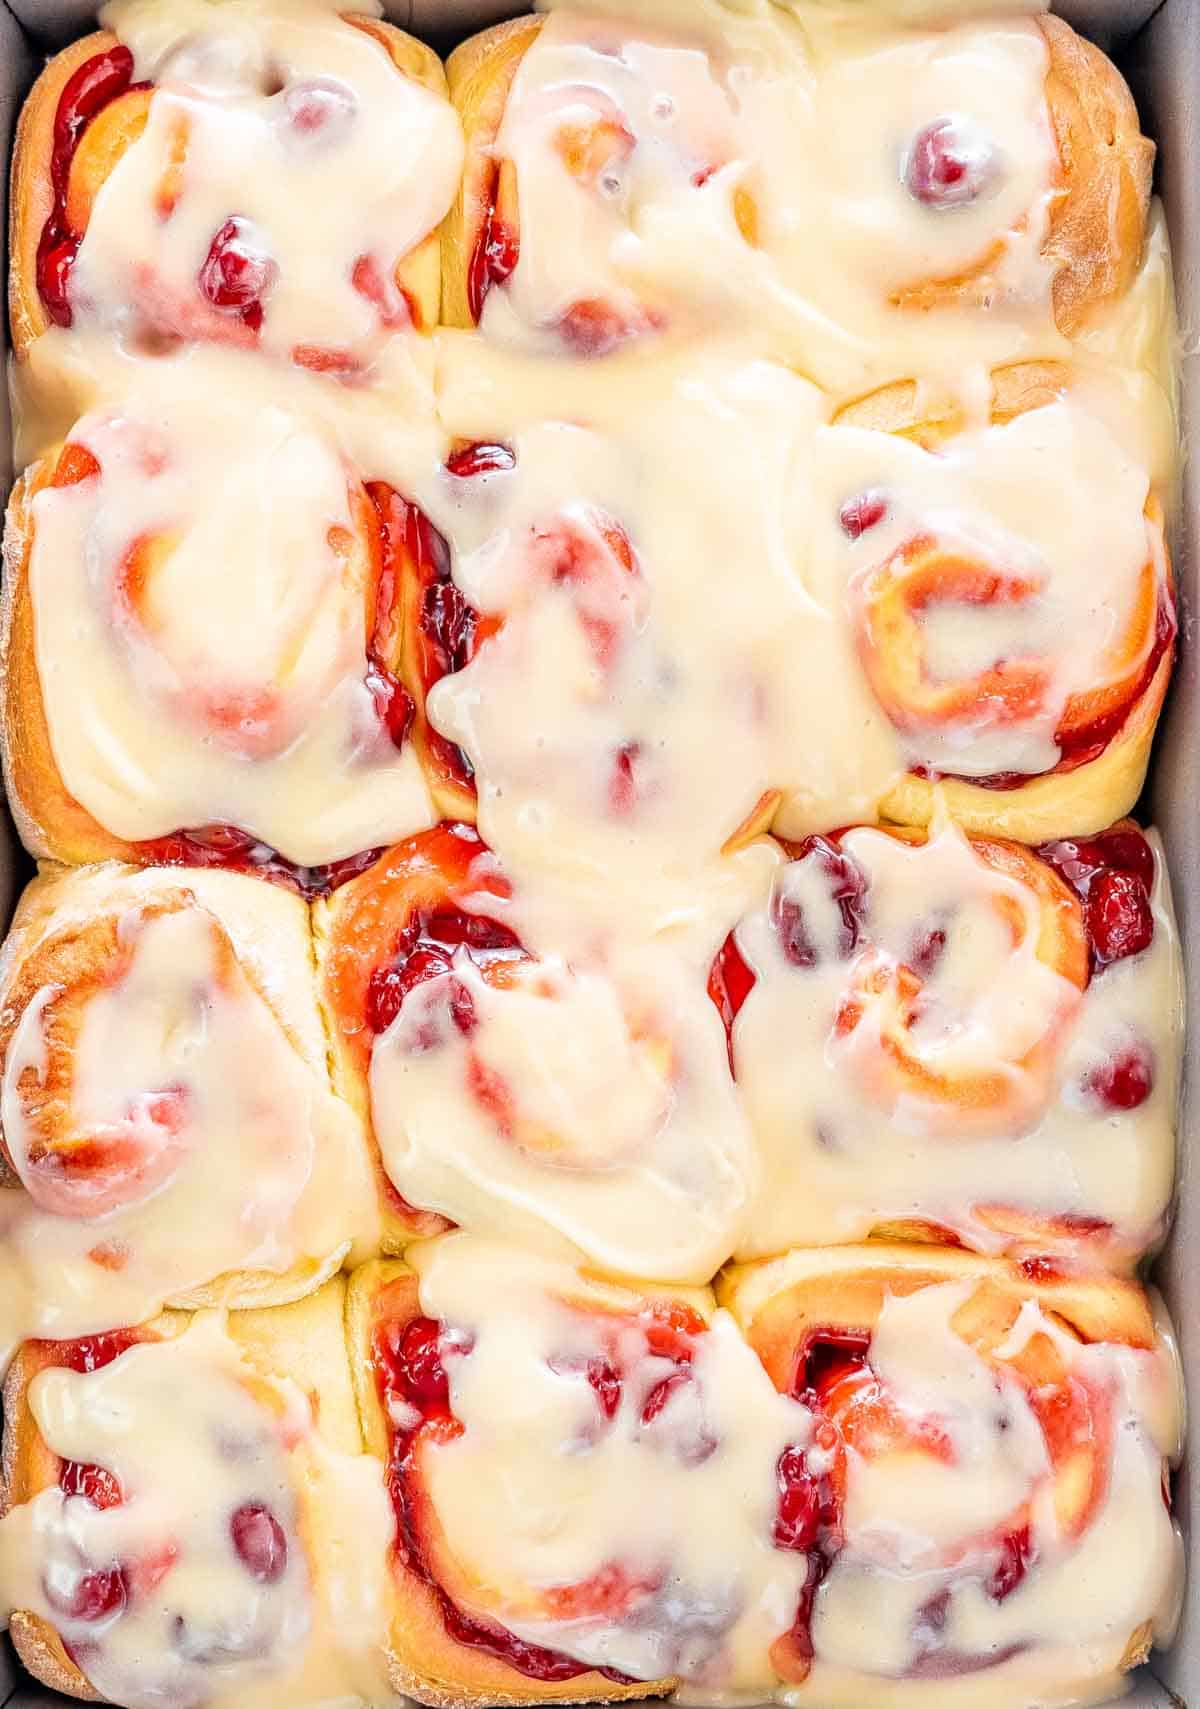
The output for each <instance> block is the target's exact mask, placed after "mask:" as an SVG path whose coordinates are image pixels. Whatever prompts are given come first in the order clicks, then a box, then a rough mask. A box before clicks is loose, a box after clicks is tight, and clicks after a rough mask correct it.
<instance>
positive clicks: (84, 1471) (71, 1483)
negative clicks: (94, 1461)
mask: <svg viewBox="0 0 1200 1709" xmlns="http://www.w3.org/2000/svg"><path fill="white" fill-rule="evenodd" d="M58 1487H59V1489H61V1490H62V1492H63V1494H64V1495H81V1496H82V1497H83V1499H84V1500H85V1501H90V1502H91V1504H92V1506H93V1507H100V1508H110V1507H120V1505H121V1503H122V1502H123V1501H124V1499H125V1492H124V1490H123V1489H122V1488H121V1481H120V1479H119V1478H118V1477H117V1475H116V1473H115V1472H110V1471H109V1470H108V1469H107V1468H106V1467H105V1466H94V1465H84V1464H82V1463H81V1462H80V1461H78V1460H64V1461H63V1463H62V1466H61V1468H60V1470H59V1474H58Z"/></svg>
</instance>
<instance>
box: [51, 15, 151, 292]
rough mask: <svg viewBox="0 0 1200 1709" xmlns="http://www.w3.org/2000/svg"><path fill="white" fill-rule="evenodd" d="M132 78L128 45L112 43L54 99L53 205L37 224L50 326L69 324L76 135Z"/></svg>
mask: <svg viewBox="0 0 1200 1709" xmlns="http://www.w3.org/2000/svg"><path fill="white" fill-rule="evenodd" d="M132 79H133V55H132V54H131V53H130V51H129V49H128V48H127V47H123V46H120V45H117V46H115V47H111V48H108V49H106V51H105V52H104V53H98V54H95V55H93V57H92V58H91V59H89V60H85V61H84V63H83V64H82V65H81V66H80V67H79V68H78V70H77V71H75V72H73V73H72V75H71V76H70V77H69V78H68V79H67V81H66V83H65V84H64V86H63V91H62V94H61V95H60V96H59V98H58V106H57V108H56V109H55V114H54V137H53V143H52V145H51V152H50V188H51V192H52V195H53V205H52V207H51V210H50V213H49V215H48V217H47V219H46V223H45V225H44V226H43V227H42V234H41V237H40V238H39V240H38V251H37V287H38V295H39V296H40V297H41V299H42V306H43V308H44V309H45V310H46V313H47V315H48V316H49V317H50V319H51V320H52V321H53V323H54V325H55V326H70V324H71V303H70V298H69V295H68V287H69V284H70V278H71V269H72V268H73V267H74V265H75V257H76V255H77V254H78V253H79V245H80V242H81V240H82V238H83V233H82V232H81V231H74V230H73V229H72V228H71V226H70V225H69V224H68V222H67V186H68V183H69V180H70V176H71V162H72V160H74V158H75V150H76V149H77V148H78V147H79V139H80V137H81V136H82V135H83V133H84V131H85V130H86V129H87V127H88V125H89V124H90V123H91V121H92V120H93V119H94V118H95V117H96V114H97V113H100V112H103V110H104V108H105V107H107V106H108V105H109V104H110V102H112V101H115V100H116V99H117V97H118V96H119V95H123V94H124V93H125V92H126V90H127V89H129V88H131V87H132V86H133V85H132Z"/></svg>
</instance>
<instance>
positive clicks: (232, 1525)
mask: <svg viewBox="0 0 1200 1709" xmlns="http://www.w3.org/2000/svg"><path fill="white" fill-rule="evenodd" d="M229 1534H230V1536H231V1537H232V1539H233V1546H234V1548H235V1549H236V1550H237V1553H238V1557H239V1559H240V1560H241V1562H242V1565H243V1566H244V1567H245V1569H246V1571H247V1572H248V1573H249V1574H250V1577H251V1578H254V1579H257V1580H258V1582H259V1584H275V1583H277V1581H278V1580H279V1579H281V1578H282V1577H283V1575H284V1573H285V1572H286V1571H287V1558H288V1546H287V1538H286V1537H285V1536H284V1534H283V1526H282V1525H281V1524H280V1523H279V1521H278V1519H276V1517H275V1515H274V1514H273V1513H272V1512H271V1510H270V1508H269V1507H264V1506H263V1504H262V1502H261V1501H248V1502H247V1503H246V1504H245V1506H244V1507H239V1508H238V1510H237V1512H236V1513H235V1514H234V1515H233V1517H232V1518H231V1519H230V1521H229Z"/></svg>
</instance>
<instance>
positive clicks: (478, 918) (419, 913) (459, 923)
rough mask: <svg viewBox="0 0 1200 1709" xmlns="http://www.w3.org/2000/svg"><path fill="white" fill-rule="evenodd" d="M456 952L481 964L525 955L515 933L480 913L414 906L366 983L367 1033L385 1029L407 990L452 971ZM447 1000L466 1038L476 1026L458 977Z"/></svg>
mask: <svg viewBox="0 0 1200 1709" xmlns="http://www.w3.org/2000/svg"><path fill="white" fill-rule="evenodd" d="M459 950H465V951H466V952H467V954H468V956H469V957H470V959H471V960H472V961H473V962H474V963H475V964H476V965H477V966H480V967H484V968H486V967H487V965H488V964H489V963H490V962H494V961H497V960H503V961H512V960H515V959H517V958H519V957H521V956H523V955H524V954H525V951H524V949H523V948H522V946H521V940H520V939H519V938H518V937H517V935H516V933H515V932H512V931H510V930H509V928H508V927H507V926H502V925H501V924H500V922H499V921H498V920H492V919H489V918H488V917H487V915H485V914H466V913H464V912H463V911H462V910H461V909H460V908H455V907H454V906H453V905H448V906H445V907H440V908H419V909H416V910H414V911H413V913H411V914H410V915H409V918H408V922H407V924H406V925H405V926H404V929H403V930H402V931H401V933H400V935H399V937H398V938H397V939H396V946H395V949H394V951H393V954H392V959H391V961H390V962H387V963H385V964H383V965H381V966H379V967H376V969H375V970H374V972H373V973H372V974H371V978H370V982H369V983H368V985H367V1001H366V1022H367V1026H368V1027H369V1028H370V1030H371V1032H373V1033H375V1034H376V1035H378V1034H379V1033H383V1032H386V1031H387V1029H388V1028H389V1027H390V1026H391V1024H392V1022H393V1021H394V1020H395V1019H396V1016H397V1015H398V1014H399V1013H400V1010H401V1008H402V1007H403V1004H404V1000H405V998H406V997H407V996H408V994H409V992H410V991H413V990H415V988H416V987H417V986H418V985H423V984H424V983H425V982H426V981H427V980H430V979H437V978H439V977H440V976H441V975H442V974H445V973H449V972H451V971H452V969H453V966H454V957H455V955H456V954H457V952H458V951H459ZM449 1004H450V1018H451V1020H452V1021H453V1023H454V1025H455V1026H456V1027H457V1028H458V1030H459V1031H460V1032H461V1033H462V1034H463V1035H464V1036H469V1035H470V1034H471V1033H472V1032H473V1031H474V1029H475V1005H474V1003H473V1002H472V1000H471V994H470V992H469V991H468V990H467V989H466V987H465V986H464V985H463V984H462V982H461V981H459V980H455V981H453V982H452V987H451V992H450V999H449Z"/></svg>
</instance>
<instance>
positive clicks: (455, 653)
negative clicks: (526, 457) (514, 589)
mask: <svg viewBox="0 0 1200 1709" xmlns="http://www.w3.org/2000/svg"><path fill="white" fill-rule="evenodd" d="M473 449H474V447H468V448H467V451H466V452H459V453H457V454H456V455H457V456H458V457H459V459H460V461H463V462H469V453H470V452H471V451H472V450H473ZM481 449H486V450H489V451H490V450H492V449H495V450H497V451H498V450H501V449H502V448H501V447H495V448H492V447H487V448H481ZM489 466H492V467H499V466H501V465H499V464H492V465H489ZM367 493H368V495H369V496H370V499H371V502H372V504H373V505H374V506H375V510H376V513H377V514H378V516H379V520H380V529H381V546H382V567H381V573H380V579H379V592H378V596H377V599H376V622H375V632H374V637H373V640H372V643H371V648H370V651H371V653H372V656H373V659H374V660H375V662H376V663H379V662H380V655H381V652H382V650H383V647H384V645H385V637H391V636H392V635H393V634H394V623H395V617H394V613H395V612H396V611H398V609H399V606H398V601H399V598H400V589H401V580H402V574H403V569H402V566H405V565H407V566H408V568H409V570H410V572H411V573H412V574H413V575H414V576H415V578H416V583H417V587H418V590H419V604H418V610H417V624H416V631H417V633H416V642H417V672H418V674H419V676H420V681H421V689H422V692H423V693H424V694H428V693H429V690H430V689H431V688H432V687H433V685H434V683H436V682H440V680H441V679H442V677H444V676H449V675H451V674H452V673H453V672H454V671H458V670H461V669H462V668H463V666H464V665H466V664H468V663H469V662H470V660H471V657H472V654H473V652H474V646H475V630H476V626H477V621H478V620H477V616H476V613H475V611H474V610H473V608H472V607H471V606H470V605H468V604H467V601H466V600H465V599H464V598H463V596H462V594H461V593H460V591H459V589H458V588H457V587H456V586H455V584H454V582H453V580H452V578H451V573H450V572H451V563H450V548H449V546H448V545H447V544H446V541H445V539H444V537H443V536H442V535H441V534H440V533H439V531H438V530H437V529H436V528H435V527H434V526H433V524H432V522H430V520H429V518H428V517H427V516H426V515H425V513H424V511H422V510H421V509H420V507H419V506H417V505H415V504H411V503H410V502H409V501H408V500H407V499H404V498H401V496H400V495H399V493H397V492H395V491H394V489H393V488H391V487H389V486H387V485H385V484H384V483H383V482H381V481H373V482H371V483H369V485H368V487H367ZM425 741H426V743H427V745H428V747H429V749H430V752H431V755H432V756H433V757H434V758H435V759H436V760H437V761H438V762H439V763H440V764H441V765H442V766H443V767H444V768H445V770H446V771H447V773H448V775H449V776H450V778H451V779H452V780H453V781H454V783H455V784H457V785H458V786H459V787H460V788H462V789H466V790H468V791H470V792H471V793H474V782H473V779H474V772H473V770H472V766H471V762H470V760H469V759H468V758H467V756H466V754H464V753H463V751H462V749H461V748H459V747H457V746H456V745H455V744H454V743H453V742H448V741H447V740H446V739H445V737H444V736H442V735H440V734H439V733H438V731H436V730H434V729H432V728H429V729H427V730H426V732H425Z"/></svg>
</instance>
